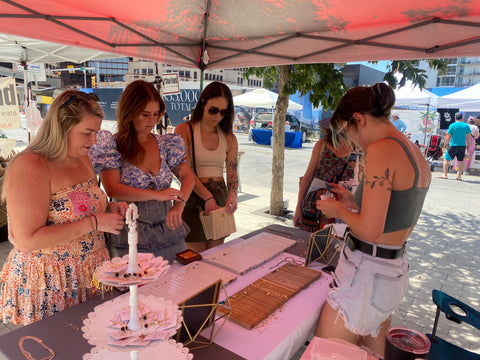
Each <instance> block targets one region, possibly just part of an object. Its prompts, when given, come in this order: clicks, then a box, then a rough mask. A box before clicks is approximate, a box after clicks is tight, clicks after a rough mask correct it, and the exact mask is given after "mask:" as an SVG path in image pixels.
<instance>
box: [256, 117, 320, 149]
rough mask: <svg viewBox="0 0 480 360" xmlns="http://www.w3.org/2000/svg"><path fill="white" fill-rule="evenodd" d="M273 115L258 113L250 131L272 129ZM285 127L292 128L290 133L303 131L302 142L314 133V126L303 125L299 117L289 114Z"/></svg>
mask: <svg viewBox="0 0 480 360" xmlns="http://www.w3.org/2000/svg"><path fill="white" fill-rule="evenodd" d="M272 125H273V115H272V113H271V112H259V113H256V114H255V115H254V116H253V118H252V120H250V129H272V127H273V126H272ZM285 125H286V126H290V128H289V129H290V131H296V132H298V131H301V132H302V142H305V140H306V139H307V137H308V136H310V135H312V134H313V133H314V128H313V125H312V124H305V123H301V122H300V120H298V118H297V117H295V116H293V115H292V114H289V113H287V114H286V118H285Z"/></svg>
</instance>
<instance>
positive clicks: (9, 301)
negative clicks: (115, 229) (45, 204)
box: [0, 179, 109, 325]
mask: <svg viewBox="0 0 480 360" xmlns="http://www.w3.org/2000/svg"><path fill="white" fill-rule="evenodd" d="M106 207H107V198H106V195H105V193H104V192H103V191H102V190H101V189H100V188H99V187H98V185H97V182H96V180H95V179H90V180H88V181H85V182H82V183H80V184H76V185H73V186H69V187H66V188H63V189H61V190H59V191H58V192H57V193H55V194H52V195H51V196H50V208H49V212H48V217H47V220H46V225H47V226H54V225H60V224H67V223H72V222H75V221H78V220H81V219H82V218H85V217H88V216H90V215H91V214H95V213H97V214H98V213H104V212H105V211H106ZM25 221H28V219H26V220H25ZM9 235H10V241H11V243H12V244H13V249H12V251H11V252H10V254H9V255H8V259H7V261H6V262H5V264H4V266H3V269H2V271H1V273H0V280H1V281H2V285H1V288H0V313H1V316H2V320H3V321H4V322H7V321H10V322H12V323H14V324H24V325H26V324H30V323H32V322H34V321H37V320H40V319H43V318H45V317H48V316H51V315H53V314H55V313H57V312H59V311H62V310H64V309H66V308H68V307H70V306H72V305H75V304H78V303H81V302H84V301H86V300H87V299H88V298H90V297H91V296H92V290H91V284H90V282H91V278H92V274H93V272H94V270H95V268H96V267H97V266H98V265H100V264H101V263H102V262H103V261H105V260H107V259H108V258H109V256H108V251H107V248H106V246H105V240H104V235H103V232H101V231H92V232H90V233H88V234H84V235H82V236H80V237H77V238H74V239H72V240H70V241H68V242H66V243H63V244H60V245H54V246H51V247H48V248H44V249H40V250H34V251H31V252H22V251H20V250H19V249H18V248H17V246H16V243H15V234H14V233H13V232H12V231H10V234H9Z"/></svg>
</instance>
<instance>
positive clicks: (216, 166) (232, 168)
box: [175, 82, 238, 252]
mask: <svg viewBox="0 0 480 360" xmlns="http://www.w3.org/2000/svg"><path fill="white" fill-rule="evenodd" d="M233 119H234V106H233V98H232V93H231V91H230V89H229V88H228V86H226V85H225V84H222V83H220V82H212V83H211V84H209V85H208V86H207V87H206V88H205V90H203V92H202V94H201V95H200V98H199V99H198V103H197V105H196V107H195V110H194V112H193V114H192V118H191V120H190V121H189V122H188V123H183V124H180V125H178V126H177V127H176V128H175V132H176V133H178V134H180V135H181V136H182V138H183V139H184V140H185V143H186V144H187V147H188V157H189V159H190V166H191V168H192V169H193V170H194V171H195V174H196V177H195V187H194V189H193V190H194V193H193V194H192V196H191V197H190V199H188V202H187V205H186V206H185V211H184V212H183V219H184V220H185V222H186V223H187V224H188V225H189V226H190V228H191V229H192V231H191V232H190V234H189V235H188V237H187V239H186V241H187V245H188V247H189V248H190V249H192V250H195V251H197V252H201V251H203V250H206V249H209V248H212V247H214V246H217V245H220V244H222V243H223V241H224V239H217V240H209V241H207V239H206V238H205V234H204V232H203V228H202V224H201V222H200V218H199V209H203V210H205V213H206V214H208V213H210V211H212V210H215V209H217V208H219V207H224V206H225V209H226V212H227V213H229V214H233V213H234V212H235V210H236V209H237V190H238V174H237V161H238V160H237V155H238V143H237V138H236V137H235V135H234V134H233V131H232V126H233ZM192 144H194V146H192ZM225 166H226V170H227V184H226V185H225V180H224V178H223V169H224V167H225Z"/></svg>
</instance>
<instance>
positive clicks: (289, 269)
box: [218, 264, 322, 330]
mask: <svg viewBox="0 0 480 360" xmlns="http://www.w3.org/2000/svg"><path fill="white" fill-rule="evenodd" d="M321 276H322V274H321V272H318V271H315V270H312V269H307V268H305V267H303V266H301V265H296V264H285V265H283V266H282V267H280V268H278V269H277V270H275V271H274V272H272V273H270V274H267V275H265V276H264V277H262V278H261V279H258V280H257V281H255V282H254V283H253V284H250V285H249V286H247V287H246V288H244V289H242V290H240V291H239V292H237V293H236V294H234V295H233V296H230V298H229V300H230V306H231V308H232V313H231V315H230V317H229V320H230V321H232V322H234V323H236V324H238V325H240V326H242V327H244V328H246V329H249V330H250V329H252V328H254V327H255V326H257V325H258V324H259V323H260V322H262V321H263V320H265V319H266V318H267V317H268V316H269V315H270V314H272V313H273V312H275V310H277V309H278V308H279V307H280V306H282V305H283V304H284V303H286V302H287V301H288V300H289V299H291V298H292V297H293V296H295V294H296V293H298V292H299V291H301V290H302V289H304V288H305V287H307V286H308V285H309V284H310V283H312V282H313V281H315V280H317V279H318V278H320V277H321ZM218 310H219V311H221V312H224V310H223V309H221V308H219V309H218Z"/></svg>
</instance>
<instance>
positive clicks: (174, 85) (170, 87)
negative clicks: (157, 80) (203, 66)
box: [162, 73, 180, 95]
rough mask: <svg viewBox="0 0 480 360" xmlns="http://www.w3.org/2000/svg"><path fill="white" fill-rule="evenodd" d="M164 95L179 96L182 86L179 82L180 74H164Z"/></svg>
mask: <svg viewBox="0 0 480 360" xmlns="http://www.w3.org/2000/svg"><path fill="white" fill-rule="evenodd" d="M162 80H163V82H162V87H163V94H164V95H168V94H179V93H180V84H179V82H178V73H168V74H162Z"/></svg>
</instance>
